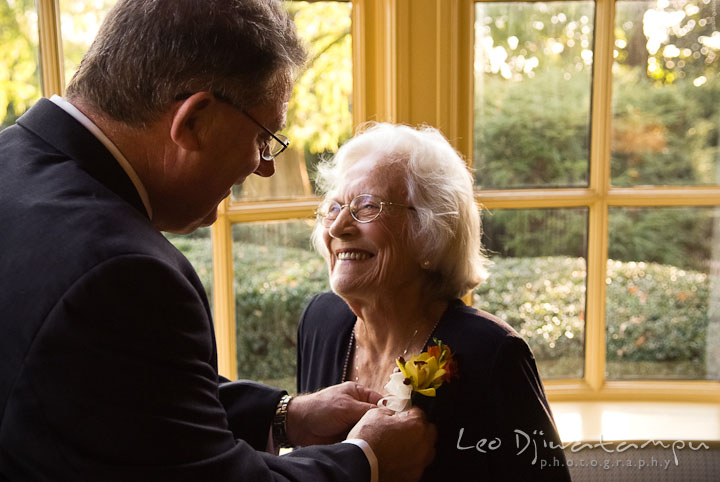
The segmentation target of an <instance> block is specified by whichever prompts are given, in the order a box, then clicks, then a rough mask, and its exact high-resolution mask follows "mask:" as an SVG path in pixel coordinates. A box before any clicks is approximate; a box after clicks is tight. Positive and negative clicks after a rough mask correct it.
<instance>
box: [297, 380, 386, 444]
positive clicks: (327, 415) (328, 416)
mask: <svg viewBox="0 0 720 482" xmlns="http://www.w3.org/2000/svg"><path fill="white" fill-rule="evenodd" d="M380 398H381V396H380V394H378V393H376V392H373V391H372V390H368V389H366V388H364V387H362V386H361V385H358V384H357V383H353V382H345V383H342V384H340V385H333V386H331V387H327V388H325V389H323V390H320V391H319V392H315V393H311V394H307V395H299V396H297V397H295V398H293V399H292V401H291V402H290V405H289V406H288V415H287V435H288V440H289V441H290V443H291V444H292V445H322V444H330V443H335V442H340V441H341V440H344V439H345V436H346V435H347V433H348V431H349V430H350V429H351V428H352V426H353V425H355V424H356V423H357V422H358V420H360V418H361V417H362V416H363V415H365V412H367V411H368V410H370V409H371V408H374V407H376V405H377V402H378V400H380Z"/></svg>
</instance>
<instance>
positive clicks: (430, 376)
mask: <svg viewBox="0 0 720 482" xmlns="http://www.w3.org/2000/svg"><path fill="white" fill-rule="evenodd" d="M435 342H436V343H437V346H431V347H429V348H428V351H426V352H423V353H420V354H419V355H415V356H413V357H412V358H410V359H409V360H407V361H405V360H404V359H403V358H402V357H400V358H398V359H397V361H396V363H397V366H398V368H400V371H401V372H402V374H403V376H404V377H405V380H406V383H408V384H409V385H410V386H412V389H413V391H414V392H417V393H419V394H421V395H425V396H426V397H434V396H435V395H436V390H437V389H438V388H440V386H441V385H442V384H443V382H444V381H446V380H447V379H448V378H449V377H448V376H447V375H449V373H448V370H447V369H448V368H451V366H449V365H448V364H451V363H453V360H452V352H451V351H450V349H449V348H448V347H447V345H443V344H442V342H441V341H440V340H435Z"/></svg>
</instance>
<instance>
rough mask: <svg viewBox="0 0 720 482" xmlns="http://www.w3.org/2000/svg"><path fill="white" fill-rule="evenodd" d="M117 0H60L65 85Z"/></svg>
mask: <svg viewBox="0 0 720 482" xmlns="http://www.w3.org/2000/svg"><path fill="white" fill-rule="evenodd" d="M116 3H117V0H93V1H92V2H88V1H87V0H60V30H61V31H62V42H63V55H64V57H65V64H64V66H65V85H67V84H68V82H70V79H71V78H72V76H73V75H74V74H75V71H76V70H77V68H78V66H79V65H80V60H82V57H83V55H85V52H87V50H88V49H89V48H90V44H91V43H92V41H93V40H94V39H95V35H96V34H97V32H98V30H99V29H100V24H101V23H102V21H103V19H104V18H105V15H106V14H107V13H108V12H109V11H110V9H111V8H112V6H113V5H115V4H116Z"/></svg>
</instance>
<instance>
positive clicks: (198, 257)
mask: <svg viewBox="0 0 720 482" xmlns="http://www.w3.org/2000/svg"><path fill="white" fill-rule="evenodd" d="M163 234H165V237H166V238H167V239H168V240H169V241H170V242H171V243H172V244H174V245H175V247H176V248H177V249H179V250H180V252H181V253H182V254H184V255H185V257H186V258H187V259H188V260H190V263H192V265H193V267H194V268H195V271H196V272H197V274H198V276H199V277H200V281H202V284H203V286H204V287H205V292H206V293H207V296H208V300H209V301H210V308H211V309H212V306H213V303H212V282H213V264H212V239H211V236H210V228H200V229H198V230H196V231H194V232H192V233H190V234H184V235H180V234H171V233H163Z"/></svg>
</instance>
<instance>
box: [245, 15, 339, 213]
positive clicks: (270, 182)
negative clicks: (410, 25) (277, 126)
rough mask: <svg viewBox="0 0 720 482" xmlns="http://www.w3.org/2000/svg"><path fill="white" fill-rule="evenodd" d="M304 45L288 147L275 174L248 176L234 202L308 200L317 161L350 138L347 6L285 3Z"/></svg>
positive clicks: (289, 116)
mask: <svg viewBox="0 0 720 482" xmlns="http://www.w3.org/2000/svg"><path fill="white" fill-rule="evenodd" d="M285 6H286V7H287V9H288V11H289V12H290V15H291V16H292V18H293V19H294V21H295V24H296V26H297V30H298V34H299V35H300V37H302V38H303V39H304V40H305V42H306V43H307V47H308V63H307V64H306V69H305V70H304V71H303V72H302V73H301V75H300V77H299V78H298V79H297V82H296V83H295V87H294V89H293V92H292V97H291V98H290V105H289V107H288V113H287V128H286V129H284V130H283V131H282V132H283V133H284V134H285V135H286V136H288V138H289V139H290V148H289V149H288V150H286V151H285V152H284V153H282V154H281V155H280V156H278V157H277V158H276V159H275V162H276V168H277V172H278V173H279V175H277V176H273V177H271V178H269V179H262V178H259V177H257V176H251V177H250V178H248V179H247V180H246V181H245V182H244V183H243V184H242V186H235V187H234V188H233V193H232V199H233V201H245V200H257V199H270V198H289V197H298V196H310V195H312V194H313V193H314V191H315V188H314V185H313V182H314V180H313V176H314V171H315V166H316V165H317V163H318V161H319V159H320V158H321V157H329V156H331V155H332V154H333V153H334V152H336V151H337V149H338V146H339V145H340V144H342V143H343V142H344V141H345V140H347V139H349V138H350V136H351V135H352V114H351V110H350V109H351V107H350V101H351V96H352V39H351V32H350V26H351V18H350V15H351V12H352V3H350V2H333V1H327V2H300V1H293V2H285Z"/></svg>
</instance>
